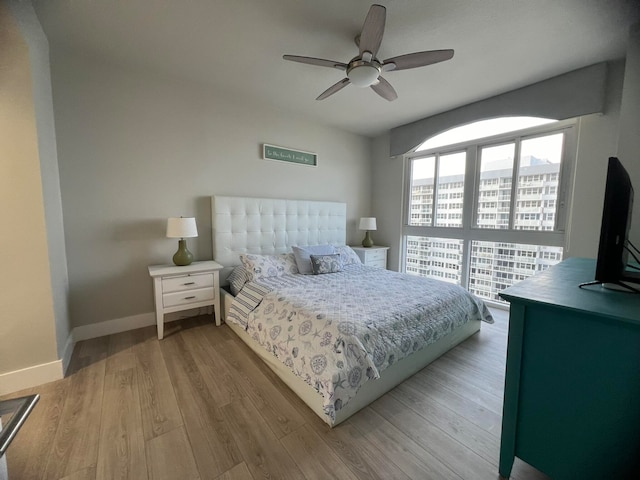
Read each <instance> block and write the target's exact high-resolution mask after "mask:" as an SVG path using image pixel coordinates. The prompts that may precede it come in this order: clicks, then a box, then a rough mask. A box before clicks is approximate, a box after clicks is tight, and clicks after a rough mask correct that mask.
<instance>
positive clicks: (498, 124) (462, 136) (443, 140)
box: [415, 117, 557, 152]
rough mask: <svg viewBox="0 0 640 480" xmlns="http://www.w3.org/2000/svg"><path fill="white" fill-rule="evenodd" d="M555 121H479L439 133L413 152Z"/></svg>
mask: <svg viewBox="0 0 640 480" xmlns="http://www.w3.org/2000/svg"><path fill="white" fill-rule="evenodd" d="M556 121H557V120H553V119H549V118H539V117H500V118H491V119H489V120H479V121H477V122H473V123H468V124H466V125H461V126H459V127H454V128H451V129H449V130H446V131H444V132H442V133H439V134H438V135H435V136H433V137H431V138H429V139H427V140H426V141H425V142H423V143H422V144H421V145H419V146H418V148H416V150H415V151H416V152H420V151H422V150H431V149H432V148H438V147H444V146H447V145H455V144H458V143H463V142H468V141H471V140H477V139H479V138H485V137H492V136H494V135H500V134H503V133H508V132H515V131H517V130H524V129H526V128H532V127H537V126H539V125H544V124H547V123H553V122H556Z"/></svg>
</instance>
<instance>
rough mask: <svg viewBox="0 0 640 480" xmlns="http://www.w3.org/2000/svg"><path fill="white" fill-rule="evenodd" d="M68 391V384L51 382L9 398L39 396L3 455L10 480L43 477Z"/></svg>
mask: <svg viewBox="0 0 640 480" xmlns="http://www.w3.org/2000/svg"><path fill="white" fill-rule="evenodd" d="M68 389H69V383H68V382H51V383H48V384H45V385H41V386H38V387H34V388H31V389H28V390H23V391H21V392H17V393H16V394H14V395H12V396H11V398H15V397H22V396H26V395H34V394H39V395H40V400H39V401H38V403H37V404H36V406H35V407H34V409H33V410H32V412H31V414H30V415H29V421H28V422H25V423H24V425H23V426H22V428H21V429H20V432H19V433H18V435H17V436H16V437H15V438H14V440H13V442H12V444H11V448H10V449H9V450H8V451H7V454H6V456H7V463H8V468H9V472H11V475H12V478H42V476H43V475H44V470H45V467H46V466H47V459H48V458H49V455H50V453H51V450H52V449H53V445H54V443H53V442H54V438H55V436H56V431H57V429H58V425H59V423H60V417H61V414H62V410H63V407H64V402H65V400H66V398H67V392H68Z"/></svg>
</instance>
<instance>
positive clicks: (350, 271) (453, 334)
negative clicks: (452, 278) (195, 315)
mask: <svg viewBox="0 0 640 480" xmlns="http://www.w3.org/2000/svg"><path fill="white" fill-rule="evenodd" d="M212 226H213V252H214V258H215V260H216V261H217V262H219V263H221V264H222V265H224V267H225V268H224V269H223V271H222V272H221V284H222V285H224V284H225V283H227V282H226V281H225V280H226V278H227V277H228V276H229V274H231V279H232V281H233V282H232V283H233V284H234V285H236V284H237V278H236V277H237V272H238V271H240V270H241V271H242V272H249V273H248V274H246V273H243V275H245V274H246V275H247V277H246V278H245V279H244V280H243V281H242V282H241V283H240V285H241V286H240V288H239V289H238V287H237V286H236V289H235V292H234V293H236V295H233V294H232V293H231V292H230V291H229V289H228V287H226V288H225V287H223V289H222V290H221V304H222V308H221V310H222V312H223V320H224V321H225V323H226V324H227V325H228V326H229V327H230V328H231V329H232V330H233V331H234V332H235V333H236V334H237V335H238V336H239V338H240V339H242V340H243V341H244V342H245V343H246V344H247V345H248V346H249V347H250V348H251V349H252V350H253V351H254V352H255V353H256V354H257V355H258V356H259V357H260V358H261V359H262V360H263V361H264V362H265V363H267V365H268V366H269V367H270V368H271V369H272V370H273V371H274V372H275V373H276V374H277V375H278V376H279V377H280V378H281V379H282V380H283V381H284V382H285V383H286V384H287V385H288V386H289V387H290V388H291V389H292V390H293V391H294V392H295V393H296V394H297V395H298V396H299V397H300V398H301V399H302V400H303V401H304V402H305V403H306V404H307V405H308V406H309V407H310V408H311V409H312V410H313V411H314V412H315V413H316V414H317V415H318V416H319V417H320V418H321V419H323V420H324V421H325V422H326V423H327V424H328V425H329V426H335V425H338V424H339V423H340V422H342V421H344V420H345V419H347V418H348V417H349V416H351V415H353V414H354V413H355V412H357V411H358V410H360V409H361V408H363V407H365V406H366V405H368V404H369V403H371V402H372V401H373V400H375V399H376V398H378V397H379V396H381V395H382V394H384V393H385V392H387V391H389V390H390V389H392V388H393V387H394V386H396V385H398V384H399V383H401V382H402V381H404V380H405V379H406V378H408V377H410V376H411V375H413V374H414V373H416V372H417V371H419V370H420V369H422V368H423V367H424V366H426V365H428V364H429V363H430V362H432V361H433V360H435V359H436V358H438V357H439V356H440V355H442V354H443V353H445V352H446V351H448V350H449V349H451V348H453V347H454V346H456V345H457V344H459V343H460V342H462V341H463V340H465V339H466V338H468V337H469V336H471V335H473V334H474V333H476V332H477V331H479V330H480V325H481V323H482V321H485V322H489V323H491V322H493V319H492V318H491V315H490V313H489V311H488V309H487V308H486V306H485V305H484V304H483V303H482V302H481V301H480V300H478V299H477V298H475V297H473V296H472V295H470V294H469V293H468V292H466V291H465V290H464V289H461V288H460V287H458V286H455V285H452V284H448V283H445V282H440V281H437V280H431V279H425V278H421V277H416V276H411V275H406V274H401V273H397V272H392V271H388V270H384V269H376V268H372V267H368V266H365V265H362V264H361V263H360V261H359V259H358V257H357V255H355V253H353V250H351V249H350V248H349V247H348V246H346V245H345V240H346V205H345V204H344V203H339V202H315V201H305V200H283V199H265V198H247V197H229V196H213V197H212ZM300 246H303V247H306V248H302V249H300V248H297V247H300ZM307 249H308V250H309V251H315V252H319V254H317V255H312V254H308V251H307ZM292 250H293V251H295V255H294V253H292ZM325 250H326V251H325ZM304 253H307V254H308V255H307V256H308V260H309V261H311V267H312V270H315V272H308V271H306V272H305V273H316V274H301V273H299V272H300V271H302V270H303V267H304V268H308V267H307V266H306V264H305V263H304V262H306V261H307V258H306V257H305V256H304V255H303V254H304ZM301 255H302V259H301V258H300V256H301ZM300 262H303V263H302V264H301V263H300ZM240 265H242V266H243V267H244V268H243V269H238V268H236V267H238V266H240ZM297 267H300V268H299V269H298V268H297ZM425 318H429V319H430V320H429V321H425Z"/></svg>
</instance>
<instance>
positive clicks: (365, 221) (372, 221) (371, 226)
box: [360, 217, 376, 230]
mask: <svg viewBox="0 0 640 480" xmlns="http://www.w3.org/2000/svg"><path fill="white" fill-rule="evenodd" d="M360 230H376V217H362V218H361V219H360Z"/></svg>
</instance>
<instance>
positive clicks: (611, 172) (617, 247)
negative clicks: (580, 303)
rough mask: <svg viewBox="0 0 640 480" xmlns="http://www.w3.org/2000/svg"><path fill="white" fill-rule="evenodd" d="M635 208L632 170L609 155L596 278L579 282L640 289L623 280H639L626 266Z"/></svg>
mask: <svg viewBox="0 0 640 480" xmlns="http://www.w3.org/2000/svg"><path fill="white" fill-rule="evenodd" d="M632 208H633V186H632V185H631V179H630V178H629V174H628V173H627V171H626V170H625V168H624V166H623V165H622V163H620V160H618V159H617V158H615V157H610V158H609V165H608V167H607V180H606V183H605V191H604V207H603V209H602V225H601V228H600V244H599V245H598V260H597V262H596V275H595V281H593V282H586V283H583V284H580V287H584V286H586V285H594V284H602V285H605V286H611V287H613V286H618V287H622V289H624V290H627V291H633V292H636V293H640V290H638V289H637V288H635V287H633V286H631V285H628V284H626V283H623V282H624V281H628V282H640V275H638V274H637V273H630V272H629V270H628V269H627V258H628V252H629V245H628V242H629V239H628V237H629V230H630V227H631V212H632Z"/></svg>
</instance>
